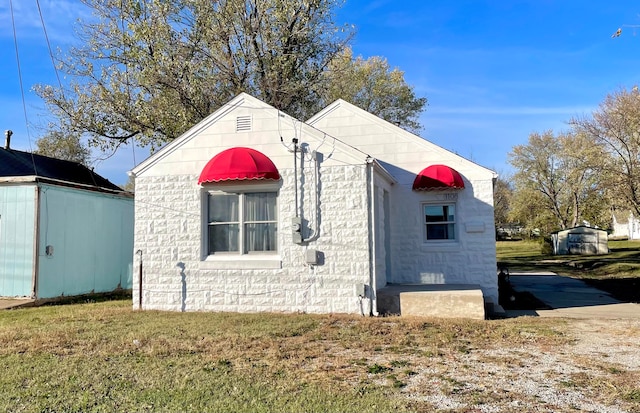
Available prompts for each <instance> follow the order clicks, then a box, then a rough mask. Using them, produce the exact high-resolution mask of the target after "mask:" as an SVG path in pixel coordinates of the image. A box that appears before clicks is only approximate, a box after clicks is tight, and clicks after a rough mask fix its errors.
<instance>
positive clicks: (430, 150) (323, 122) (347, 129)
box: [307, 99, 497, 178]
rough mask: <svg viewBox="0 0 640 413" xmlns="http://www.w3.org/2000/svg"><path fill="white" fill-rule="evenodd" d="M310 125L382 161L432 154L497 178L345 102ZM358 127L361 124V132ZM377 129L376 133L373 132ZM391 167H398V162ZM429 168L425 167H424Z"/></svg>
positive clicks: (434, 156)
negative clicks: (401, 156) (403, 154)
mask: <svg viewBox="0 0 640 413" xmlns="http://www.w3.org/2000/svg"><path fill="white" fill-rule="evenodd" d="M354 117H355V118H359V119H360V120H361V122H354V121H353V118H354ZM340 118H343V119H344V121H343V122H341V121H340ZM347 119H348V120H347ZM307 123H308V124H310V125H314V126H316V127H318V128H320V129H322V130H327V132H329V133H331V134H333V135H334V136H336V137H337V138H338V139H340V140H343V141H345V142H346V143H347V144H351V145H354V146H356V147H359V148H360V149H361V150H363V151H364V152H367V153H369V154H370V155H372V156H373V157H375V158H376V159H379V160H382V161H385V157H387V158H388V157H389V156H394V155H395V156H396V157H399V156H400V154H399V152H402V151H403V152H404V153H406V154H407V157H411V156H413V157H414V158H415V156H416V155H419V154H431V155H432V157H433V158H437V159H441V160H446V161H448V163H453V164H454V165H452V166H453V167H455V168H459V167H462V168H463V169H466V170H472V171H473V173H474V175H475V174H480V175H486V176H489V177H493V178H496V177H497V174H496V173H495V172H494V171H492V170H490V169H488V168H485V167H483V166H481V165H478V164H477V163H475V162H473V161H470V160H468V159H466V158H464V157H462V156H460V155H458V154H456V153H454V152H451V151H449V150H447V149H445V148H442V147H441V146H438V145H436V144H434V143H431V142H429V141H427V140H426V139H424V138H422V137H420V136H417V135H414V134H412V133H411V132H408V131H406V130H404V129H402V128H400V127H398V126H396V125H394V124H392V123H390V122H387V121H386V120H384V119H381V118H379V117H378V116H376V115H374V114H372V113H369V112H367V111H366V110H364V109H361V108H359V107H357V106H355V105H353V104H351V103H349V102H347V101H344V100H342V99H338V100H336V101H335V102H333V103H332V104H330V105H329V106H327V107H326V108H324V109H323V110H321V111H320V112H318V113H317V114H315V115H314V116H313V117H312V118H311V119H309V120H308V121H307ZM358 124H360V127H359V128H358V126H357V125H358ZM367 124H368V125H372V127H371V128H367V127H366V125H367ZM376 128H377V131H375V130H374V129H376ZM381 130H382V131H383V132H382V133H381V132H380V131H381ZM369 132H371V133H373V134H377V136H378V137H379V138H378V139H376V138H375V135H373V136H372V135H371V134H369ZM407 145H408V146H407ZM407 161H408V159H407ZM389 163H393V164H398V163H399V162H389ZM426 166H427V165H426V164H425V165H424V167H426Z"/></svg>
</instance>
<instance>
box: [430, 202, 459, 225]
mask: <svg viewBox="0 0 640 413" xmlns="http://www.w3.org/2000/svg"><path fill="white" fill-rule="evenodd" d="M455 211H456V207H455V205H425V206H424V217H425V222H447V221H455V215H456V213H455Z"/></svg>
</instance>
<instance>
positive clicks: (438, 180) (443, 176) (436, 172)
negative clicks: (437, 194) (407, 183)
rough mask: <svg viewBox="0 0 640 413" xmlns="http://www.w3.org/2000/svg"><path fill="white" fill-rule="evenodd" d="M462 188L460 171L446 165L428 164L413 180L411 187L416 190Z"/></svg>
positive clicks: (462, 182)
mask: <svg viewBox="0 0 640 413" xmlns="http://www.w3.org/2000/svg"><path fill="white" fill-rule="evenodd" d="M462 188H464V181H463V180H462V176H460V173H459V172H458V171H456V170H455V169H453V168H450V167H448V166H446V165H431V166H428V167H426V168H424V169H423V170H422V171H421V172H420V173H419V174H418V175H417V176H416V179H415V180H414V181H413V189H414V190H418V191H430V190H434V189H462Z"/></svg>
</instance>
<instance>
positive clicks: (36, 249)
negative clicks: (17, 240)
mask: <svg viewBox="0 0 640 413" xmlns="http://www.w3.org/2000/svg"><path fill="white" fill-rule="evenodd" d="M34 196H35V208H34V209H35V212H34V215H35V216H34V217H33V220H34V223H35V224H34V228H33V244H34V245H33V273H32V274H31V298H33V299H37V298H38V297H37V295H36V294H37V291H38V271H39V269H40V185H38V182H36V190H35V193H34Z"/></svg>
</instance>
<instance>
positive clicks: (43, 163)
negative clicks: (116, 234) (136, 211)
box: [0, 148, 122, 191]
mask: <svg viewBox="0 0 640 413" xmlns="http://www.w3.org/2000/svg"><path fill="white" fill-rule="evenodd" d="M5 177H33V178H34V180H36V179H38V178H46V179H50V180H54V181H59V182H61V183H66V184H77V185H82V186H85V187H92V188H94V189H106V190H109V191H122V188H120V187H119V186H117V185H115V184H114V183H112V182H110V181H109V180H108V179H106V178H104V177H102V176H100V175H98V174H97V173H95V172H93V171H92V170H91V169H89V168H87V167H86V166H84V165H82V164H80V163H78V162H72V161H66V160H62V159H56V158H50V157H48V156H43V155H37V154H35V153H30V152H23V151H17V150H15V149H5V148H0V178H5Z"/></svg>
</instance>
